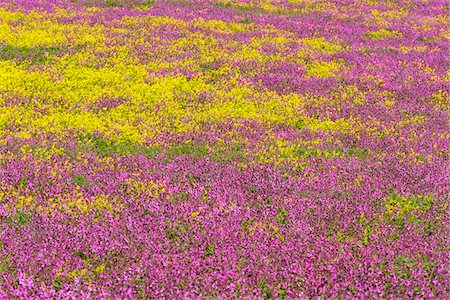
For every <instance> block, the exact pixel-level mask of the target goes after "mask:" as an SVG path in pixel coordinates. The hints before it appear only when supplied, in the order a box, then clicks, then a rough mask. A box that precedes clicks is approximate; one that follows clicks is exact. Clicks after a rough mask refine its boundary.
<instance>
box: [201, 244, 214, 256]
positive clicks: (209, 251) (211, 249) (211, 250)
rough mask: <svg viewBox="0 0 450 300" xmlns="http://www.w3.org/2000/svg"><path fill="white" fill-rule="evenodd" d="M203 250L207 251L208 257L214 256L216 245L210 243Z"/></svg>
mask: <svg viewBox="0 0 450 300" xmlns="http://www.w3.org/2000/svg"><path fill="white" fill-rule="evenodd" d="M203 252H204V253H205V256H206V257H209V256H213V255H214V245H212V244H211V245H208V246H206V247H205V249H204V250H203Z"/></svg>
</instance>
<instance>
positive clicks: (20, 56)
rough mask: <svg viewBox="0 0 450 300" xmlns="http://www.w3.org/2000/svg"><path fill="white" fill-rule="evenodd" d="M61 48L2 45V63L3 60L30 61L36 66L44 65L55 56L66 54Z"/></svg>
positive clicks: (0, 55)
mask: <svg viewBox="0 0 450 300" xmlns="http://www.w3.org/2000/svg"><path fill="white" fill-rule="evenodd" d="M64 51H65V49H63V48H61V47H41V46H35V47H26V46H20V47H16V46H12V45H9V44H6V45H0V61H2V60H19V61H29V62H31V63H34V64H43V63H46V62H49V61H50V60H51V57H52V56H53V55H55V54H60V53H62V52H64Z"/></svg>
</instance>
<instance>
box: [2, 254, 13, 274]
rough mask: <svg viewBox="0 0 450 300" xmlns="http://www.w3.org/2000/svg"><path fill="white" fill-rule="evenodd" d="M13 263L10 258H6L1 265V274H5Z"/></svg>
mask: <svg viewBox="0 0 450 300" xmlns="http://www.w3.org/2000/svg"><path fill="white" fill-rule="evenodd" d="M10 261H11V259H10V258H9V257H7V258H5V259H4V260H3V261H2V263H1V264H0V273H3V272H5V270H6V269H7V268H8V266H9V262H10Z"/></svg>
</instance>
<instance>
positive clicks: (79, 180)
mask: <svg viewBox="0 0 450 300" xmlns="http://www.w3.org/2000/svg"><path fill="white" fill-rule="evenodd" d="M71 182H72V184H76V185H78V186H88V185H89V181H88V180H87V178H86V176H84V175H81V174H77V175H74V176H73V177H72V180H71Z"/></svg>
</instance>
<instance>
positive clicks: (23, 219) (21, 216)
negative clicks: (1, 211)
mask: <svg viewBox="0 0 450 300" xmlns="http://www.w3.org/2000/svg"><path fill="white" fill-rule="evenodd" d="M30 218H31V215H29V214H27V213H25V212H24V211H19V212H17V213H16V214H15V215H14V216H12V220H13V222H14V223H16V224H19V225H21V226H23V225H26V224H27V223H28V222H29V220H30Z"/></svg>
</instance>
